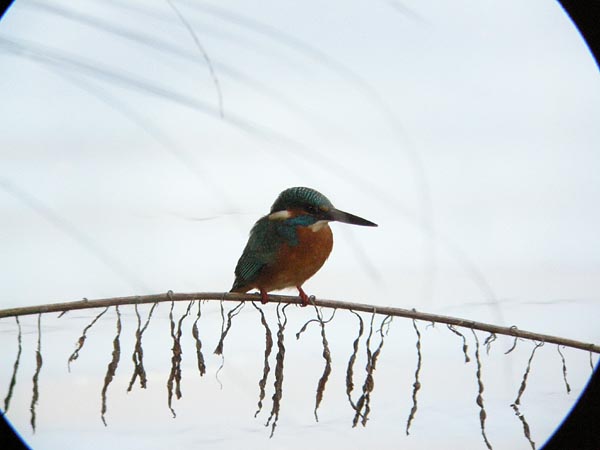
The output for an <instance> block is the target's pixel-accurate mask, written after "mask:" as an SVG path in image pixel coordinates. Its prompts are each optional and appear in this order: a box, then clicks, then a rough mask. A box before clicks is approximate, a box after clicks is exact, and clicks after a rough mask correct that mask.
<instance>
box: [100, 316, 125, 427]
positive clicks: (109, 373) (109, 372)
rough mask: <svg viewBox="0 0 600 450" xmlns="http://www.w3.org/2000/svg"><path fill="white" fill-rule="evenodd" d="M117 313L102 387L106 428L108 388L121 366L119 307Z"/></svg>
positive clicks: (103, 421)
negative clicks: (111, 346)
mask: <svg viewBox="0 0 600 450" xmlns="http://www.w3.org/2000/svg"><path fill="white" fill-rule="evenodd" d="M115 309H116V311H117V334H116V335H115V338H114V339H113V351H112V359H111V361H110V363H108V367H107V368H106V375H105V376H104V386H103V387H102V394H101V397H102V407H101V409H100V418H101V419H102V423H103V424H104V426H106V418H105V417H104V416H105V414H106V391H107V390H108V386H109V385H110V383H111V382H112V380H113V378H114V376H115V372H116V371H117V367H118V365H119V360H120V359H121V342H120V338H121V313H120V311H119V307H118V306H116V307H115Z"/></svg>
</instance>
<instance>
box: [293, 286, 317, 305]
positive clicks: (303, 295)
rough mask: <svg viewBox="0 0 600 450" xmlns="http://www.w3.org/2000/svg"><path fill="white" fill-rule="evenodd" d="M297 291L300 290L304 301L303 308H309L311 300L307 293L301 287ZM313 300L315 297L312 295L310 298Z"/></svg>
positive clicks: (299, 292)
mask: <svg viewBox="0 0 600 450" xmlns="http://www.w3.org/2000/svg"><path fill="white" fill-rule="evenodd" d="M296 289H298V294H299V295H300V299H302V305H301V306H303V307H304V306H308V304H309V303H310V299H309V297H308V295H306V292H304V290H302V288H301V287H300V286H296ZM310 298H311V299H314V298H315V296H314V295H311V296H310Z"/></svg>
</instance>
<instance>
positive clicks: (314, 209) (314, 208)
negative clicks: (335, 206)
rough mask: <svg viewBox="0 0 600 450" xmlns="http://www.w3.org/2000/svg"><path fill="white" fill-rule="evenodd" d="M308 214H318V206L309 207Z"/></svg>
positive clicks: (307, 208)
mask: <svg viewBox="0 0 600 450" xmlns="http://www.w3.org/2000/svg"><path fill="white" fill-rule="evenodd" d="M306 212H308V213H310V214H317V213H318V212H319V208H317V207H316V206H313V205H308V206H307V207H306Z"/></svg>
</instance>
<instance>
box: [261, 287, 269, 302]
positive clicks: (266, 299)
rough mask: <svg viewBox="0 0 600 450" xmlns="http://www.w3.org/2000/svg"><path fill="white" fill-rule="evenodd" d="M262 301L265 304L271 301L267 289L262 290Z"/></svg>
mask: <svg viewBox="0 0 600 450" xmlns="http://www.w3.org/2000/svg"><path fill="white" fill-rule="evenodd" d="M260 302H261V303H262V304H263V305H264V304H265V303H269V296H268V295H267V291H265V290H264V289H261V290H260Z"/></svg>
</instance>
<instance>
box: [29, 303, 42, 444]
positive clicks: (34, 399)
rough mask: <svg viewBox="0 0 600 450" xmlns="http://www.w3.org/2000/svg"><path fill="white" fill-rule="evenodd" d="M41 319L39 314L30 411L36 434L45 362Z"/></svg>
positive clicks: (32, 426) (32, 425)
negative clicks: (40, 387)
mask: <svg viewBox="0 0 600 450" xmlns="http://www.w3.org/2000/svg"><path fill="white" fill-rule="evenodd" d="M41 319H42V315H41V314H38V320H37V332H38V339H37V350H36V352H35V373H34V374H33V395H32V396H31V405H30V407H29V410H30V411H31V428H32V429H33V432H34V433H35V418H36V415H35V407H36V405H37V402H38V400H39V398H40V391H39V377H40V371H41V370H42V362H43V360H42V326H41Z"/></svg>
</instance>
